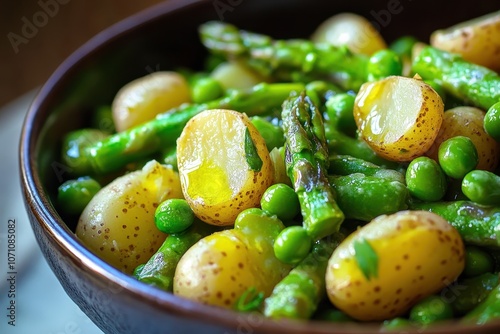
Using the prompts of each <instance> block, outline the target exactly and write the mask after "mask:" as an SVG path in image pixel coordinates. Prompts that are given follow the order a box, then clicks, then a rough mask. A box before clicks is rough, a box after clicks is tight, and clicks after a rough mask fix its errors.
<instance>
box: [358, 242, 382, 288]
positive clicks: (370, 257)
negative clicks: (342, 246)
mask: <svg viewBox="0 0 500 334" xmlns="http://www.w3.org/2000/svg"><path fill="white" fill-rule="evenodd" d="M353 246H354V258H355V259H356V262H357V264H358V267H359V269H360V270H361V271H362V272H363V275H364V276H365V278H366V279H367V280H370V279H371V278H372V277H374V278H377V277H378V255H377V253H376V252H375V250H374V249H373V247H372V246H371V245H370V243H369V242H368V240H366V239H362V240H356V241H354V243H353Z"/></svg>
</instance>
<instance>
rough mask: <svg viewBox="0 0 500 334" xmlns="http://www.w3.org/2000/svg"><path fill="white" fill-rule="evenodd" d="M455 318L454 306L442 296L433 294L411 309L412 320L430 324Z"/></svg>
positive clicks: (410, 316)
mask: <svg viewBox="0 0 500 334" xmlns="http://www.w3.org/2000/svg"><path fill="white" fill-rule="evenodd" d="M451 318H453V308H452V306H451V304H450V303H449V302H446V301H445V300H443V298H441V296H437V295H432V296H429V297H427V298H424V299H423V300H421V301H420V302H418V303H417V304H416V305H414V306H413V307H412V308H411V309H410V315H409V319H410V321H413V322H416V323H419V324H421V325H429V324H432V323H435V322H437V321H440V320H446V319H451Z"/></svg>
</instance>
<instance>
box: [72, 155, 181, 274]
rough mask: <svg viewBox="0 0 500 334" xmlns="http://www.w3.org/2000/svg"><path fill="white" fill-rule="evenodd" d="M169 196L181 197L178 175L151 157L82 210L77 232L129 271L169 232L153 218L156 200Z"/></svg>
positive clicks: (100, 255)
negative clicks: (165, 232) (158, 227)
mask: <svg viewBox="0 0 500 334" xmlns="http://www.w3.org/2000/svg"><path fill="white" fill-rule="evenodd" d="M167 198H182V191H181V188H180V181H179V177H178V176H177V174H176V172H174V171H173V170H172V169H171V168H168V167H166V166H163V165H160V164H159V163H158V162H156V161H151V162H149V163H147V164H146V165H145V166H144V168H143V169H142V170H138V171H134V172H131V173H129V174H126V175H124V176H121V177H119V178H117V179H115V180H114V181H113V182H111V183H109V184H108V185H107V186H105V187H103V188H102V189H101V191H99V192H98V193H97V194H96V195H95V196H94V198H93V199H92V200H91V201H90V203H89V204H88V205H87V207H86V208H85V210H84V211H83V212H82V214H81V216H80V219H79V221H78V225H77V228H76V235H77V237H78V238H79V239H80V240H82V242H83V243H84V244H85V245H86V246H87V247H89V248H90V249H91V250H92V251H93V252H94V253H95V254H96V255H98V256H99V257H101V258H102V259H103V260H105V261H106V262H108V263H109V264H111V265H113V266H114V267H116V268H118V269H120V270H122V271H124V272H126V273H129V274H130V273H132V272H133V270H134V269H135V267H137V266H138V265H139V264H141V263H145V262H146V261H147V260H148V259H149V258H150V257H151V256H152V255H153V253H154V252H155V251H156V250H157V249H158V248H159V247H160V245H161V244H162V242H163V240H165V238H166V236H167V235H166V234H164V233H162V232H160V231H159V230H158V229H157V228H156V225H155V222H154V212H155V208H156V206H157V203H159V202H161V201H163V200H165V199H167Z"/></svg>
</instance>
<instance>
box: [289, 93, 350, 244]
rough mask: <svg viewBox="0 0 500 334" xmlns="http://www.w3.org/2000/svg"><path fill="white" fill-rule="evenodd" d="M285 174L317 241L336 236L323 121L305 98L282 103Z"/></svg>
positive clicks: (337, 215) (337, 219)
mask: <svg viewBox="0 0 500 334" xmlns="http://www.w3.org/2000/svg"><path fill="white" fill-rule="evenodd" d="M282 120H283V130H284V132H285V139H286V144H285V145H286V146H285V149H286V151H285V156H286V158H285V162H286V169H287V174H288V176H289V177H290V179H291V180H292V183H293V186H294V190H295V192H296V193H297V195H298V196H299V202H300V208H301V212H302V216H303V225H304V227H305V229H306V230H307V232H308V233H309V235H310V236H311V237H312V238H313V239H315V240H317V239H321V238H323V237H325V236H327V235H330V234H332V233H334V232H337V231H338V230H339V228H340V225H341V224H342V222H343V221H344V214H343V213H342V211H341V210H340V209H339V207H338V205H337V203H336V201H335V196H334V194H333V191H332V189H331V187H330V185H329V183H328V179H327V169H328V148H327V145H326V140H325V133H324V127H323V119H322V116H321V114H320V113H319V111H318V109H317V108H316V106H315V105H314V104H313V103H312V102H311V101H310V100H309V98H308V97H307V96H306V95H305V94H304V93H302V94H300V95H299V96H298V97H290V98H289V99H287V100H286V101H285V102H284V103H283V111H282Z"/></svg>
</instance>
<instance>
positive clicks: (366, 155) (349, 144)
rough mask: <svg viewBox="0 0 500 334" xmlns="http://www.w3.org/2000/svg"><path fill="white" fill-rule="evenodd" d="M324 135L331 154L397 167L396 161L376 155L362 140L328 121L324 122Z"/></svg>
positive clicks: (382, 165) (386, 166) (387, 166)
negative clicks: (347, 133)
mask: <svg viewBox="0 0 500 334" xmlns="http://www.w3.org/2000/svg"><path fill="white" fill-rule="evenodd" d="M325 136H326V139H327V143H328V150H329V151H330V152H331V153H332V154H333V153H334V154H339V155H350V156H352V157H355V158H359V159H363V160H365V161H368V162H371V163H373V164H375V165H378V166H381V167H385V168H392V169H396V168H398V167H399V164H398V163H396V162H394V161H389V160H386V159H384V158H382V157H380V156H379V155H377V154H376V153H375V151H373V150H372V149H371V147H370V146H368V144H367V143H366V142H365V141H364V140H361V139H357V138H352V137H350V136H348V135H346V134H345V133H343V132H342V131H341V130H339V129H338V128H337V127H336V126H335V125H334V124H332V123H331V122H329V121H326V122H325Z"/></svg>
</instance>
